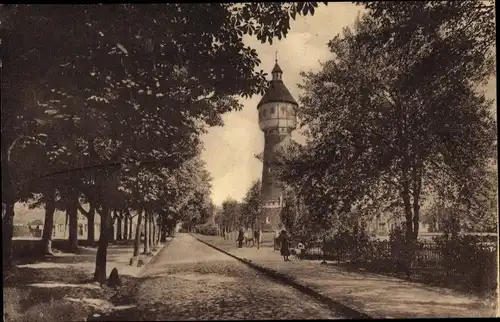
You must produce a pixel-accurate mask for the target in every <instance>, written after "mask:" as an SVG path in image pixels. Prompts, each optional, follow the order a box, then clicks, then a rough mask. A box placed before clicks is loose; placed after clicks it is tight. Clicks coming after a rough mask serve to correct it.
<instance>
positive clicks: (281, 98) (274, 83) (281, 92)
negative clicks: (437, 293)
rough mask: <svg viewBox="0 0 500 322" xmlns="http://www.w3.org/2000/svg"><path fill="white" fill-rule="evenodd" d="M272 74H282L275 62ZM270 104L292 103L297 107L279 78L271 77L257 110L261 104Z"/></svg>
mask: <svg viewBox="0 0 500 322" xmlns="http://www.w3.org/2000/svg"><path fill="white" fill-rule="evenodd" d="M272 73H273V74H275V73H283V71H282V70H281V68H280V66H279V65H278V63H277V62H276V64H275V65H274V68H273V70H272ZM270 102H286V103H292V104H294V105H296V106H298V105H299V104H298V103H297V101H296V100H295V99H294V98H293V96H292V94H290V92H289V91H288V88H286V86H285V84H284V83H283V81H282V80H281V77H279V78H276V77H273V79H272V80H271V81H269V87H268V88H267V91H266V93H265V94H264V96H262V99H261V100H260V102H259V104H257V108H259V107H260V106H261V105H262V104H266V103H270Z"/></svg>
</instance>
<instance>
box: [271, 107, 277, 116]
mask: <svg viewBox="0 0 500 322" xmlns="http://www.w3.org/2000/svg"><path fill="white" fill-rule="evenodd" d="M274 113H276V109H275V108H274V106H272V107H271V114H274Z"/></svg>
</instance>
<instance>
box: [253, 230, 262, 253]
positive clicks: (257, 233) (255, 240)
mask: <svg viewBox="0 0 500 322" xmlns="http://www.w3.org/2000/svg"><path fill="white" fill-rule="evenodd" d="M260 235H261V234H260V230H257V229H254V231H253V243H254V244H257V249H259V247H260V242H261V240H260Z"/></svg>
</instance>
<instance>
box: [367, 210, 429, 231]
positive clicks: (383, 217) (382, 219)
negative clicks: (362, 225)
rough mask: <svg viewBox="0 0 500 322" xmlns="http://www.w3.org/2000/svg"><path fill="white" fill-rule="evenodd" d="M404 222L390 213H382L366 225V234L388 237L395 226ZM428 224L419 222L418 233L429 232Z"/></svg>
mask: <svg viewBox="0 0 500 322" xmlns="http://www.w3.org/2000/svg"><path fill="white" fill-rule="evenodd" d="M404 222H405V220H404V219H403V218H402V217H400V216H397V215H394V214H392V213H382V214H379V215H378V216H375V217H374V218H372V219H371V220H370V221H369V222H368V223H367V230H368V233H369V234H371V235H372V236H378V237H380V236H382V237H385V236H389V235H390V232H391V231H392V230H394V229H395V228H396V227H397V226H401V225H403V224H404ZM429 228H430V227H429V224H427V223H426V222H424V221H423V220H421V221H420V222H419V229H418V230H419V233H428V232H430V229H429Z"/></svg>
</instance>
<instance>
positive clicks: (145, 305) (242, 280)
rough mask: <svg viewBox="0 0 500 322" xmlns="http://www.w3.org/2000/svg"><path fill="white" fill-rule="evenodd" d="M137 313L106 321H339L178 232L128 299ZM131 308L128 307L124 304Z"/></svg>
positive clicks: (321, 307) (303, 297) (304, 298)
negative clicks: (134, 306)
mask: <svg viewBox="0 0 500 322" xmlns="http://www.w3.org/2000/svg"><path fill="white" fill-rule="evenodd" d="M127 302H129V303H128V304H135V305H137V307H136V308H134V309H129V310H126V311H121V312H120V313H118V312H116V313H115V314H114V315H113V316H107V317H103V318H105V319H106V320H108V321H109V320H115V321H117V320H122V321H123V320H142V321H151V320H152V321H155V320H212V319H226V320H227V319H237V320H244V319H339V318H342V317H340V316H338V315H337V314H335V313H334V312H332V311H331V310H329V309H328V307H326V306H324V305H323V304H321V303H318V302H316V301H315V300H314V299H312V298H310V297H308V296H307V295H304V294H302V293H300V292H298V291H297V290H295V289H293V288H292V287H289V286H286V285H283V284H280V283H277V282H275V281H274V280H271V279H270V278H268V277H267V276H265V275H263V274H262V273H260V272H257V271H255V270H253V269H251V268H249V267H247V266H246V265H244V264H243V263H240V262H238V261H237V260H235V259H233V258H231V257H229V256H227V255H225V254H223V253H221V252H218V251H217V250H215V249H213V248H211V247H209V246H207V245H204V244H202V243H200V242H199V241H197V240H196V239H195V238H193V237H192V236H190V235H187V234H178V235H177V236H176V238H174V240H173V241H172V242H171V244H170V245H168V246H167V247H165V248H164V249H163V250H162V251H161V252H160V253H159V254H158V255H157V257H156V258H155V259H154V260H153V261H152V262H151V263H150V264H149V266H148V267H147V269H146V271H145V272H144V276H143V278H142V279H141V280H140V281H139V282H138V283H137V285H136V287H135V288H134V289H133V290H130V291H129V294H128V295H127ZM120 304H126V303H120Z"/></svg>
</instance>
